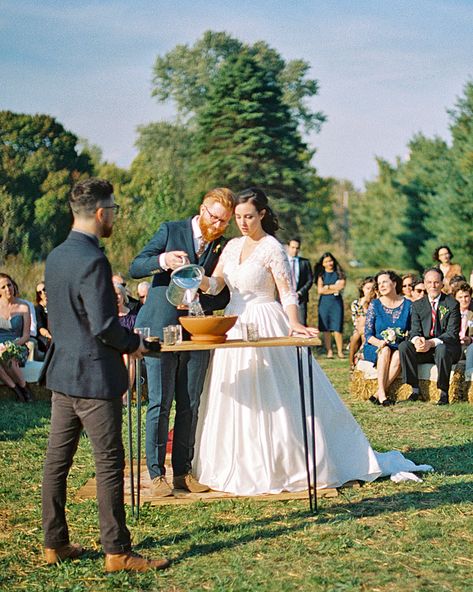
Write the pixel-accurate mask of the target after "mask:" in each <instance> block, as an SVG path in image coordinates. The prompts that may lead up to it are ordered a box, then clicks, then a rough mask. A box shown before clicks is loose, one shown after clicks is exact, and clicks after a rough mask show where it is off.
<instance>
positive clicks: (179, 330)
mask: <svg viewBox="0 0 473 592" xmlns="http://www.w3.org/2000/svg"><path fill="white" fill-rule="evenodd" d="M174 331H175V332H176V336H175V338H176V345H179V344H180V343H182V325H174Z"/></svg>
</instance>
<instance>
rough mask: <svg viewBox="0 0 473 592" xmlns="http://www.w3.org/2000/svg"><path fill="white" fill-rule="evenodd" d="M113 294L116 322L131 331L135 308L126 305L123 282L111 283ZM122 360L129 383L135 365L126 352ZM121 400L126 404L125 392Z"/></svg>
mask: <svg viewBox="0 0 473 592" xmlns="http://www.w3.org/2000/svg"><path fill="white" fill-rule="evenodd" d="M113 288H114V290H115V294H116V295H117V306H118V322H119V323H120V325H121V326H122V327H124V328H125V329H129V330H130V331H133V329H134V327H135V323H136V315H137V312H136V310H131V309H130V308H129V307H128V294H127V293H126V290H125V287H124V286H123V284H117V283H114V284H113ZM122 357H123V361H124V362H125V365H126V367H127V368H128V380H129V383H130V385H132V384H133V383H134V382H135V365H134V364H132V363H130V359H129V356H128V354H123V355H122ZM122 401H123V403H124V404H126V393H123V396H122Z"/></svg>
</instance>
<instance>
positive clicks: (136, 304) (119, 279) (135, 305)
mask: <svg viewBox="0 0 473 592" xmlns="http://www.w3.org/2000/svg"><path fill="white" fill-rule="evenodd" d="M112 282H113V284H114V285H115V284H120V286H123V287H124V288H125V292H126V296H127V298H128V308H129V309H130V310H134V311H135V312H136V314H138V311H139V309H140V301H139V300H137V299H136V298H133V296H132V295H131V293H130V290H129V289H128V288H127V287H126V281H125V278H124V277H123V274H121V273H114V274H113V275H112Z"/></svg>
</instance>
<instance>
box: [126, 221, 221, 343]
mask: <svg viewBox="0 0 473 592" xmlns="http://www.w3.org/2000/svg"><path fill="white" fill-rule="evenodd" d="M225 243H226V240H225V239H224V238H223V237H220V238H218V239H217V240H215V241H213V242H211V243H210V244H209V245H208V246H207V249H206V250H205V251H204V253H203V254H202V255H201V257H200V258H199V259H198V258H197V255H196V254H195V251H194V239H193V234H192V218H188V219H186V220H180V221H178V222H165V223H164V224H162V225H161V226H160V227H159V230H158V232H157V233H156V234H155V235H154V236H153V237H152V238H151V240H150V241H149V243H148V244H147V245H146V246H145V247H144V248H143V250H142V251H141V253H140V254H139V255H137V257H136V258H135V259H134V260H133V262H132V264H131V266H130V275H131V277H133V278H136V279H139V278H144V277H148V276H150V275H152V276H153V281H152V284H151V288H150V290H149V292H148V297H147V298H146V302H145V304H144V305H143V306H142V307H141V308H140V312H139V313H138V317H137V319H136V326H137V327H150V328H151V334H152V335H155V336H158V337H161V338H162V336H163V327H166V326H167V325H175V324H177V323H178V317H179V316H183V315H187V311H182V310H177V308H176V307H175V306H173V305H172V304H171V303H170V302H168V300H167V298H166V289H167V287H168V286H169V282H170V278H171V273H172V270H164V269H162V268H161V267H160V266H159V256H160V255H161V254H162V253H166V252H168V251H185V252H186V253H187V254H188V256H189V261H190V263H198V264H199V265H201V266H202V267H203V268H204V269H205V274H206V275H208V276H210V275H212V272H213V270H214V269H215V267H216V266H217V262H218V258H219V257H220V254H221V253H222V249H223V247H224V246H225ZM199 297H200V304H201V305H202V308H203V309H204V312H205V313H206V314H208V313H210V312H212V311H213V310H220V309H222V308H225V306H226V305H227V304H228V302H229V300H230V293H229V291H228V288H226V287H225V288H224V289H223V290H222V292H220V294H218V295H217V296H208V295H206V294H199Z"/></svg>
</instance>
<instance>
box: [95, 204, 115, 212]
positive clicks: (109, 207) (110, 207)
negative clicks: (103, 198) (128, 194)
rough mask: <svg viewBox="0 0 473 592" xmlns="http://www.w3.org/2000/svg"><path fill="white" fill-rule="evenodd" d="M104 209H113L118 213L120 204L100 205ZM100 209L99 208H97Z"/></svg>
mask: <svg viewBox="0 0 473 592" xmlns="http://www.w3.org/2000/svg"><path fill="white" fill-rule="evenodd" d="M100 207H101V208H102V209H103V210H113V211H114V213H115V214H118V212H119V211H120V206H119V205H118V204H113V206H100ZM97 209H99V208H97Z"/></svg>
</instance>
